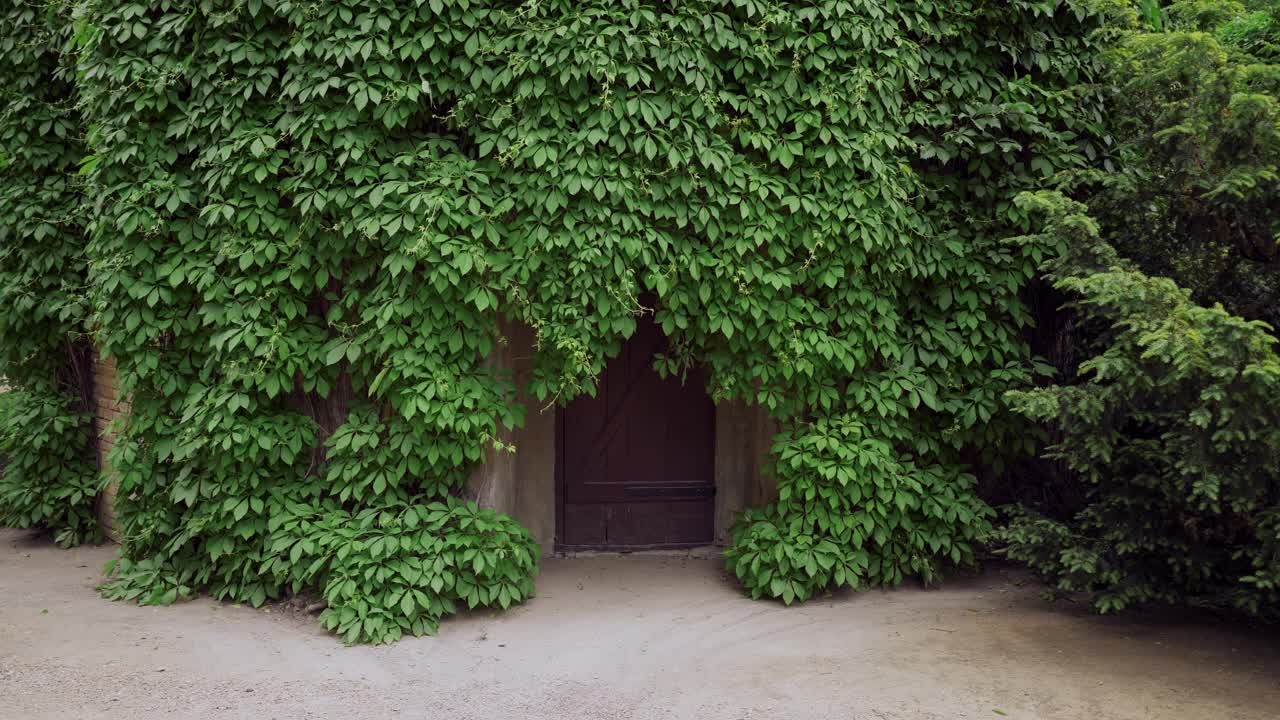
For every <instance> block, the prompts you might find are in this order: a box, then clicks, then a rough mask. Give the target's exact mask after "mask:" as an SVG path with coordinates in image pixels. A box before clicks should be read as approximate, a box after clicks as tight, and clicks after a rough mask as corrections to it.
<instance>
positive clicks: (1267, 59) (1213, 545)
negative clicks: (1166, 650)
mask: <svg viewBox="0 0 1280 720" xmlns="http://www.w3.org/2000/svg"><path fill="white" fill-rule="evenodd" d="M1141 6H1142V8H1143V10H1144V13H1143V14H1142V15H1141V16H1140V17H1137V16H1135V17H1134V18H1133V19H1132V20H1133V22H1132V23H1131V24H1128V25H1124V26H1118V29H1119V30H1120V32H1118V33H1117V34H1116V35H1115V39H1114V42H1113V43H1112V44H1111V47H1110V48H1109V51H1108V53H1107V54H1106V56H1105V59H1106V70H1105V74H1104V75H1103V76H1102V79H1103V80H1104V82H1105V84H1106V85H1107V86H1109V87H1110V88H1111V89H1112V90H1111V92H1109V94H1108V102H1107V104H1106V110H1107V113H1108V116H1109V123H1108V124H1109V126H1110V127H1111V128H1112V131H1113V136H1114V139H1115V146H1114V156H1115V158H1116V161H1117V165H1116V166H1115V167H1114V168H1113V170H1114V172H1107V173H1099V172H1090V173H1085V174H1083V177H1084V178H1085V179H1086V180H1088V181H1089V183H1088V184H1087V186H1086V187H1087V188H1088V189H1089V190H1090V193H1089V194H1088V199H1089V206H1090V207H1089V209H1088V211H1086V209H1085V208H1084V207H1083V206H1081V205H1078V204H1074V203H1071V202H1068V201H1066V200H1064V199H1063V198H1061V197H1054V196H1028V197H1027V198H1026V199H1025V200H1024V202H1026V203H1028V204H1029V206H1036V207H1039V208H1041V209H1042V210H1044V211H1046V221H1047V222H1046V225H1045V227H1044V228H1043V233H1042V234H1040V235H1039V236H1037V237H1036V242H1037V243H1038V244H1040V245H1042V246H1044V247H1046V248H1049V247H1053V248H1057V251H1056V252H1060V253H1061V256H1060V257H1058V258H1056V259H1055V260H1054V261H1053V262H1052V263H1050V264H1049V265H1048V266H1047V269H1048V270H1049V271H1050V278H1051V279H1052V281H1053V282H1054V284H1055V285H1056V286H1057V287H1058V288H1060V289H1061V290H1063V291H1064V292H1065V293H1066V294H1067V296H1068V297H1070V298H1071V299H1072V303H1073V306H1074V309H1075V312H1076V313H1077V314H1078V316H1079V317H1081V318H1082V319H1083V320H1084V322H1083V323H1082V326H1084V327H1086V328H1088V332H1087V333H1086V334H1085V337H1086V338H1087V339H1088V340H1089V341H1090V342H1088V343H1086V344H1084V345H1083V346H1082V347H1080V348H1078V350H1079V351H1080V352H1081V354H1082V356H1083V357H1084V358H1085V359H1084V361H1083V362H1082V363H1081V364H1080V366H1079V373H1078V374H1076V376H1075V377H1072V376H1071V375H1068V376H1066V377H1064V378H1061V379H1060V380H1061V382H1060V384H1058V385H1053V386H1048V387H1045V388H1041V389H1039V390H1036V391H1034V392H1014V393H1011V395H1010V397H1011V400H1012V404H1013V406H1014V407H1015V409H1017V410H1018V411H1020V412H1022V413H1024V414H1026V415H1028V416H1029V417H1031V418H1034V419H1036V420H1039V421H1042V422H1044V423H1046V424H1048V425H1050V426H1051V427H1053V429H1054V434H1055V438H1056V440H1057V442H1056V444H1055V445H1054V446H1053V447H1051V448H1050V455H1051V456H1053V457H1055V458H1058V459H1060V460H1061V461H1062V462H1063V463H1065V464H1066V465H1067V466H1069V467H1070V469H1071V470H1072V471H1073V472H1074V475H1075V477H1077V478H1080V479H1081V480H1082V481H1083V484H1084V485H1085V488H1086V493H1085V498H1084V502H1083V503H1082V504H1081V506H1080V507H1076V508H1063V507H1053V506H1049V507H1044V506H1040V507H1034V508H1023V509H1020V510H1019V511H1018V512H1017V513H1016V515H1015V517H1014V518H1013V522H1012V523H1011V524H1010V525H1009V527H1008V528H1007V530H1006V531H1005V532H1003V533H1002V537H1003V539H1004V540H1005V541H1007V543H1008V545H1007V551H1008V553H1009V554H1010V555H1011V556H1012V557H1015V558H1017V559H1019V560H1023V561H1025V562H1027V563H1028V564H1029V565H1030V566H1031V567H1032V568H1034V569H1035V570H1036V571H1037V572H1039V573H1040V574H1041V575H1042V576H1044V577H1045V579H1046V580H1048V582H1049V586H1050V588H1051V590H1052V592H1053V593H1054V594H1067V593H1076V592H1078V593H1082V594H1086V595H1088V596H1089V597H1090V599H1091V601H1092V603H1093V606H1094V607H1095V608H1097V609H1098V610H1101V611H1113V610H1120V609H1123V608H1126V607H1133V606H1141V605H1143V604H1147V603H1150V602H1163V603H1180V604H1187V603H1193V604H1198V605H1211V606H1214V607H1218V608H1231V609H1234V610H1238V611H1244V612H1245V613H1248V614H1250V615H1253V616H1257V617H1262V618H1267V619H1270V620H1280V415H1278V414H1277V412H1278V411H1277V404H1276V398H1277V395H1280V354H1277V345H1276V339H1275V338H1276V335H1275V325H1274V323H1275V322H1277V321H1280V304H1278V301H1280V203H1278V202H1277V199H1278V198H1280V2H1276V0H1246V1H1245V2H1234V1H1228V2H1224V1H1220V0H1215V1H1213V2H1209V1H1207V0H1178V1H1177V2H1168V3H1159V2H1144V3H1141ZM1175 281H1176V282H1175ZM1267 323H1271V324H1267Z"/></svg>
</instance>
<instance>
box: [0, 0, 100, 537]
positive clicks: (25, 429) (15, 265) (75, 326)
mask: <svg viewBox="0 0 1280 720" xmlns="http://www.w3.org/2000/svg"><path fill="white" fill-rule="evenodd" d="M68 15H69V11H68V9H67V8H66V7H65V6H64V5H62V4H48V3H45V2H8V3H6V4H5V6H4V8H3V9H0V80H2V81H3V82H0V384H4V385H7V386H8V389H7V391H0V392H4V397H3V408H2V409H0V457H2V458H4V459H5V468H4V471H3V474H2V475H0V525H5V526H13V527H23V528H27V527H39V528H45V529H48V530H50V531H52V532H53V533H54V537H55V539H56V540H57V542H58V543H59V544H61V545H74V544H78V543H81V542H85V541H90V540H96V539H98V538H99V537H100V535H101V531H100V529H99V527H98V524H97V522H96V520H95V516H94V512H93V510H94V498H95V496H96V494H97V468H96V465H95V460H94V457H93V452H92V446H91V445H90V439H91V438H92V429H91V428H92V425H91V415H90V414H89V413H88V409H89V403H90V397H91V396H90V394H89V393H90V391H91V386H90V382H91V379H90V378H91V373H90V365H89V362H90V355H89V348H88V344H87V342H86V340H85V337H86V336H85V332H84V329H85V326H84V321H85V317H86V314H87V312H86V307H85V287H84V286H85V275H86V263H85V257H84V244H85V232H84V223H83V219H82V213H81V202H82V199H81V194H80V183H79V182H78V180H77V178H76V171H77V165H78V163H79V162H80V160H81V158H82V157H83V156H84V147H83V145H82V132H83V131H82V128H81V125H80V116H79V113H78V112H77V111H76V107H75V92H74V89H73V78H72V77H71V75H72V73H71V71H70V69H69V67H68V63H67V62H66V61H65V59H64V55H63V49H64V47H65V45H66V43H67V40H68V34H67V27H68Z"/></svg>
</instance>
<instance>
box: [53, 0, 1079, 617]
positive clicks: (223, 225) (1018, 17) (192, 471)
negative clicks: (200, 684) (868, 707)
mask: <svg viewBox="0 0 1280 720" xmlns="http://www.w3.org/2000/svg"><path fill="white" fill-rule="evenodd" d="M1097 22H1098V16H1097V15H1096V14H1095V13H1094V11H1093V9H1092V4H1090V3H1085V2H1077V1H1074V0H1072V1H1070V2H1068V1H1067V0H1036V1H1031V0H1014V1H1013V2H1002V3H991V2H985V1H983V0H959V1H957V2H949V3H939V2H910V3H906V2H881V1H879V0H876V1H875V2H872V1H871V0H823V1H820V2H803V3H801V2H796V3H791V2H783V3H777V2H761V1H758V0H733V1H731V2H721V1H711V0H703V1H693V2H679V3H666V2H664V3H657V2H640V1H638V0H626V1H624V2H616V1H614V0H608V1H606V0H591V1H587V2H581V1H575V2H570V1H569V0H558V1H552V2H524V3H521V2H496V1H491V2H485V1H481V0H420V1H418V2H413V1H408V2H393V1H390V0H380V1H377V2H368V1H366V0H361V1H359V2H356V1H355V0H338V1H336V2H331V3H324V4H314V3H303V2H295V1H294V0H236V1H234V2H233V1H231V0H158V1H157V2H153V3H147V4H142V3H120V2H114V1H111V2H108V1H107V0H84V2H82V3H81V5H80V6H79V9H78V12H77V21H76V28H75V33H76V39H77V48H78V68H79V71H78V78H79V92H80V93H81V95H82V105H83V108H84V112H85V114H86V117H87V121H88V124H89V127H90V132H89V135H88V144H89V150H90V153H91V155H90V156H89V157H88V158H87V160H86V162H85V163H84V171H85V173H86V175H87V177H88V179H89V182H90V183H91V186H92V188H93V192H92V194H91V197H92V199H93V207H92V213H91V217H92V222H91V224H90V228H89V229H90V234H91V238H92V242H91V244H90V246H89V250H88V254H89V260H90V278H91V285H92V289H93V293H92V294H93V318H94V320H95V323H96V324H97V326H99V327H101V328H102V331H101V335H100V340H101V342H102V344H103V349H104V351H105V352H107V353H109V354H111V355H113V356H114V357H116V358H117V360H118V367H119V373H120V378H121V382H122V385H123V390H124V392H126V393H128V394H129V395H130V397H131V400H132V408H133V414H132V417H131V419H130V422H129V424H128V426H127V428H125V430H124V436H123V438H122V439H121V441H120V443H119V445H118V447H117V449H116V450H115V456H114V457H113V459H112V464H113V467H115V468H117V469H119V471H120V477H119V482H120V493H119V512H120V517H121V521H122V524H123V532H124V535H125V540H124V547H123V555H124V561H122V563H121V564H120V566H119V568H118V570H119V574H118V575H117V577H116V579H115V581H114V582H113V583H111V584H110V585H108V586H107V587H106V589H105V592H106V593H107V594H108V595H109V596H111V597H122V598H130V599H138V600H142V601H144V602H169V601H173V600H175V599H177V598H178V597H182V596H184V595H187V594H190V593H193V592H198V591H205V590H207V591H210V592H212V593H213V594H214V595H216V596H219V597H227V598H233V599H237V600H242V601H247V602H251V603H255V604H257V603H261V602H264V601H265V600H267V599H269V598H273V597H278V596H279V595H280V594H281V593H283V592H285V591H287V590H290V589H300V588H303V587H307V588H311V589H318V590H320V591H321V592H323V593H324V595H325V597H326V599H327V601H328V603H329V609H328V614H327V615H326V616H325V623H326V625H327V626H329V627H331V628H332V629H335V630H336V631H338V632H339V633H341V634H342V636H343V637H344V638H345V639H347V640H348V641H352V642H354V641H375V642H379V641H387V640H393V639H395V638H398V637H400V636H401V635H403V634H406V633H408V634H418V633H421V632H430V631H431V630H433V629H434V627H435V623H436V621H437V620H438V619H439V618H440V617H442V616H444V615H446V614H448V613H449V612H452V611H453V610H454V609H455V608H456V607H457V606H458V604H459V603H460V602H465V603H466V604H467V605H469V606H473V607H475V606H483V605H498V606H503V607H505V606H507V605H509V604H510V603H514V602H519V601H521V600H523V599H524V598H525V597H527V596H528V594H529V592H530V591H531V583H530V581H529V578H530V577H531V576H532V574H533V573H534V572H535V570H536V561H535V557H536V555H537V548H536V547H535V546H534V545H533V543H532V541H531V540H530V539H529V537H528V535H527V533H525V532H524V531H522V530H521V529H520V528H519V527H518V526H517V525H516V524H515V523H514V522H513V521H512V520H510V519H509V518H506V517H504V516H501V515H496V514H494V513H491V512H488V511H482V510H478V509H476V508H474V506H471V505H469V504H467V503H465V502H463V501H460V500H458V499H456V497H455V496H457V495H459V494H460V492H461V489H462V487H463V486H464V484H465V482H466V478H467V476H468V473H469V472H470V470H471V469H472V468H473V467H474V466H475V465H476V464H477V463H478V462H479V461H480V460H481V459H482V457H483V456H484V454H485V453H486V452H487V451H489V450H490V449H492V447H493V446H494V444H495V442H496V441H495V438H496V437H497V434H498V432H499V431H500V430H501V429H502V428H509V427H514V426H516V425H518V424H519V423H520V422H521V420H522V414H523V409H522V408H521V407H520V406H519V404H518V403H517V402H516V401H515V396H516V395H515V387H514V385H513V383H512V379H511V378H509V377H505V376H503V375H502V374H500V373H497V372H495V371H494V370H493V369H492V368H491V366H490V365H489V364H487V363H486V362H485V358H486V357H487V356H488V355H489V354H490V353H491V351H492V350H493V349H494V347H495V346H496V345H497V344H498V343H502V342H505V338H504V337H502V333H501V332H500V330H499V327H500V326H499V324H498V319H499V317H505V318H506V319H507V320H509V321H513V322H519V323H524V324H526V325H528V326H530V327H532V328H533V330H534V331H535V334H536V339H537V356H536V358H535V359H534V365H535V367H534V372H533V375H532V379H531V380H530V381H529V387H528V390H529V391H530V392H531V394H532V395H533V396H535V397H538V398H540V399H542V400H544V401H545V400H551V399H554V400H556V401H559V402H567V401H568V400H570V399H572V398H573V397H575V396H577V395H579V394H581V393H584V392H586V393H590V392H594V389H595V382H596V378H597V376H598V374H599V373H600V372H601V370H602V368H603V367H604V363H605V361H606V359H607V358H608V357H610V356H611V355H613V354H615V353H616V352H617V351H618V350H619V348H620V347H621V344H622V342H623V341H624V340H625V339H626V338H627V337H628V336H629V335H630V334H631V333H632V332H633V331H634V329H635V327H636V320H637V317H638V316H639V315H640V314H643V313H650V312H652V313H655V315H656V320H657V322H658V323H659V324H660V325H661V327H662V328H663V330H664V332H665V333H667V335H668V336H670V337H671V338H672V340H673V342H672V349H671V351H670V352H669V354H668V355H666V356H665V357H663V358H661V359H660V362H659V365H660V369H661V370H663V371H664V372H668V373H671V374H679V373H681V371H682V370H683V369H685V368H687V367H689V366H690V365H691V364H694V363H698V364H701V365H702V366H704V367H705V368H706V369H707V370H708V373H707V375H708V377H709V378H710V380H709V388H708V390H709V391H710V392H711V393H712V394H713V395H714V396H715V397H716V398H717V399H724V398H730V397H734V398H740V399H744V400H747V401H749V402H753V403H758V404H761V405H763V406H765V407H767V408H768V409H769V410H770V411H771V412H772V413H773V414H774V415H775V416H777V417H778V418H779V420H780V421H781V422H782V425H783V427H784V428H785V430H784V432H783V433H782V434H781V435H780V436H779V438H778V439H777V447H776V454H777V461H778V468H779V469H778V474H779V478H780V488H779V489H780V499H779V501H778V502H777V503H774V504H772V505H770V506H768V507H766V508H762V509H759V510H757V511H754V512H752V513H750V514H748V515H746V516H745V517H744V518H743V520H742V522H741V523H740V524H739V527H738V531H737V533H736V536H735V537H736V539H735V544H734V546H733V547H732V548H731V549H730V552H729V557H730V563H731V565H732V566H733V567H734V568H735V570H736V572H737V574H738V576H739V578H741V579H742V581H743V583H744V585H745V586H746V587H747V589H748V590H749V591H750V592H751V593H752V594H753V595H756V596H770V597H780V598H782V599H784V600H787V601H791V600H794V599H796V598H799V599H804V598H806V597H810V596H812V595H813V594H814V593H816V592H819V591H821V590H823V589H826V588H828V587H833V586H837V585H853V586H862V585H866V584H873V583H886V584H893V583H897V582H899V581H901V580H902V579H903V577H905V576H906V575H910V574H916V575H922V576H924V577H926V578H928V577H932V576H933V574H934V573H936V572H937V570H938V568H939V567H940V566H941V565H942V564H943V563H944V562H954V563H965V562H969V561H971V560H972V556H973V540H974V538H976V537H978V536H979V535H980V534H981V533H982V532H984V531H985V529H986V528H987V520H988V518H989V516H990V510H989V509H988V508H986V507H985V506H984V505H983V504H982V503H981V502H980V501H979V500H978V499H977V498H976V497H975V496H974V494H973V490H972V486H973V482H972V477H971V475H970V474H969V471H968V470H967V469H966V468H967V467H968V464H969V463H971V462H973V461H975V460H978V461H981V462H986V463H991V462H996V461H998V459H999V454H998V453H996V452H995V450H994V449H995V448H996V447H997V446H998V445H1000V444H1001V443H1002V442H1003V443H1006V444H1017V443H1020V442H1025V438H1022V436H1021V435H1020V434H1018V433H1016V432H1013V430H1014V429H1015V428H1014V427H1013V425H1012V424H1011V423H1010V421H1009V419H1008V418H1005V417H1003V416H1002V415H1001V413H1000V410H1001V407H1002V400H1001V395H1002V393H1003V391H1004V390H1005V389H1006V388H1007V387H1009V386H1010V385H1011V384H1015V385H1016V384H1020V383H1026V382H1027V381H1028V380H1029V377H1028V370H1027V367H1028V363H1027V360H1028V357H1027V351H1026V348H1025V346H1024V343H1023V342H1022V340H1021V338H1020V335H1019V333H1020V330H1021V329H1022V328H1023V326H1024V325H1025V324H1026V322H1027V316H1026V312H1025V310H1024V309H1023V307H1022V306H1021V304H1020V303H1019V301H1018V291H1019V288H1020V287H1021V286H1022V285H1023V283H1024V282H1025V281H1026V280H1027V279H1028V278H1029V277H1030V276H1031V275H1032V274H1033V272H1034V268H1035V266H1036V264H1037V263H1038V262H1039V260H1040V259H1041V257H1040V254H1039V252H1040V250H1039V248H1038V247H1026V248H1016V247H1011V246H1009V245H1007V244H1002V243H1001V242H999V240H998V238H1000V237H1001V236H1003V235H1006V234H1008V230H1009V228H1011V227H1014V226H1017V225H1018V223H1020V222H1021V221H1022V219H1023V213H1022V211H1021V210H1020V209H1019V208H1017V207H1016V206H1015V205H1014V204H1013V202H1012V198H1013V197H1014V195H1015V194H1016V193H1017V192H1019V191H1021V190H1024V189H1027V188H1028V187H1032V186H1035V185H1036V184H1038V183H1040V182H1042V181H1044V180H1045V179H1046V178H1048V177H1050V176H1053V175H1054V174H1055V173H1057V172H1059V171H1062V170H1068V169H1073V168H1081V167H1083V166H1085V165H1086V163H1087V162H1088V161H1089V158H1090V157H1092V156H1094V155H1096V148H1095V147H1094V145H1093V138H1094V137H1096V136H1097V134H1098V128H1097V127H1096V125H1095V122H1096V118H1095V117H1093V116H1092V115H1091V113H1090V111H1089V107H1090V103H1091V100H1090V98H1089V97H1087V95H1083V94H1081V93H1076V92H1074V91H1072V90H1070V89H1071V88H1073V87H1075V86H1076V85H1077V84H1079V83H1081V82H1084V81H1086V80H1087V79H1088V78H1089V77H1091V75H1092V73H1093V70H1094V60H1093V57H1092V49H1093V46H1092V43H1091V41H1090V40H1089V39H1088V37H1087V32H1088V31H1089V30H1090V29H1091V28H1093V27H1094V26H1095V25H1096V24H1097ZM648 292H652V293H653V294H654V295H655V296H656V298H657V300H656V303H655V306H654V307H644V306H642V304H641V302H640V300H639V298H641V297H642V296H645V294H646V293H648Z"/></svg>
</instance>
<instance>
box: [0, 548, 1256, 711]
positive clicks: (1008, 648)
mask: <svg viewBox="0 0 1280 720" xmlns="http://www.w3.org/2000/svg"><path fill="white" fill-rule="evenodd" d="M113 553H114V550H113V549H112V548H111V547H90V548H79V549H75V550H69V551H64V550H59V549H57V548H55V547H53V546H52V545H50V544H49V543H48V542H47V541H45V540H43V539H41V538H39V537H37V536H35V535H33V534H31V533H27V532H18V531H13V530H0V719H2V720H27V719H29V718H31V719H34V718H57V719H58V720H69V719H73V718H129V719H130V720H133V719H137V720H148V719H151V718H201V719H202V720H203V719H205V718H210V719H214V720H217V719H220V718H246V719H252V720H262V719H267V718H281V719H284V718H289V719H294V718H335V719H338V718H340V719H342V720H348V719H351V718H442V719H444V718H447V719H448V720H470V719H472V718H475V719H477V720H481V719H483V720H500V719H503V718H547V719H548V720H550V719H554V720H577V719H583V720H587V719H590V720H609V719H614V718H617V719H624V718H625V719H627V720H631V719H637V720H639V719H649V718H692V719H696V720H718V719H720V718H725V719H730V718H732V719H744V718H760V719H764V718H768V719H769V720H777V719H779V718H782V719H786V718H805V719H806V720H808V719H817V718H833V719H835V718H839V719H840V720H943V719H945V720H957V719H961V718H985V719H988V720H997V719H999V718H1024V719H1026V720H1042V719H1043V720H1053V719H1057V718H1061V719H1064V720H1067V719H1070V720H1076V719H1081V720H1086V719H1087V720H1111V719H1117V720H1119V719H1125V720H1128V719H1130V718H1132V719H1134V720H1139V719H1148V718H1149V719H1153V720H1156V719H1158V720H1217V719H1218V718H1224V719H1225V718H1231V719H1232V720H1254V719H1257V720H1262V719H1263V718H1266V719H1268V720H1275V719H1276V718H1280V643H1278V642H1277V639H1280V635H1278V634H1277V633H1276V632H1272V631H1267V632H1262V631H1257V630H1253V631H1251V630H1249V629H1246V628H1240V627H1232V626H1226V625H1220V624H1216V623H1213V622H1210V621H1206V620H1203V619H1192V618H1187V617H1182V618H1173V617H1167V616H1162V617H1161V618H1159V619H1146V620H1142V621H1139V620H1133V619H1116V618H1099V617H1095V616H1091V615H1089V614H1087V613H1085V612H1082V611H1081V610H1080V609H1079V608H1075V607H1072V606H1070V605H1047V604H1045V603H1044V602H1042V601H1041V600H1040V599H1039V598H1038V589H1037V588H1036V587H1035V586H1034V584H1033V583H1030V582H1028V581H1027V580H1026V578H1025V576H1024V575H1022V574H1020V573H1019V572H1017V571H1015V570H1012V569H1008V568H998V567H997V568H991V569H989V570H988V572H987V573H986V574H984V575H982V576H980V577H977V578H967V579H960V580H953V581H951V582H949V583H947V584H946V586H945V587H943V588H942V589H939V590H927V591H926V590H920V589H912V588H907V589H902V590H898V591H895V592H879V591H875V592H867V593H860V594H852V593H842V594H838V595H837V596H835V597H833V598H830V599H824V600H820V601H816V602H812V603H809V604H807V605H804V606H801V607H793V608H784V607H782V606H780V605H778V604H775V603H769V602H752V601H750V600H747V599H745V598H743V597H742V596H741V595H740V594H739V593H738V591H737V590H736V588H735V587H734V586H733V584H732V583H731V582H730V581H729V580H728V579H726V578H725V577H724V575H723V572H722V570H721V565H720V563H719V562H718V561H715V560H712V559H707V558H698V557H690V556H680V555H663V556H654V555H627V556H596V557H577V558H564V559H553V560H548V561H546V562H545V563H544V566H543V572H542V575H541V577H540V578H539V581H538V597H536V598H535V599H533V600H532V601H530V602H529V603H527V604H526V605H524V606H522V607H520V608H517V609H514V610H512V611H510V612H508V613H505V614H489V613H476V614H471V615H467V616H464V617H459V618H454V619H451V620H448V621H446V622H445V624H444V625H443V627H442V629H441V632H440V634H439V636H437V637H435V638H420V639H411V640H405V641H402V642H400V643H398V644H396V645H393V646H390V647H377V648H372V647H355V648H344V647H343V646H342V645H341V644H340V643H338V642H337V641H336V640H334V639H333V638H332V637H330V636H328V635H326V634H325V633H324V632H323V631H322V630H321V629H320V628H319V626H318V624H316V622H315V620H314V618H313V617H310V616H306V615H305V614H302V613H299V612H294V611H290V610H288V609H286V608H284V607H281V606H275V607H273V608H267V609H260V610H254V609H251V608H247V607H238V606H232V605H227V604H220V603H215V602H211V601H209V600H207V599H202V600H196V601H193V602H187V603H183V604H180V605H176V606H173V607H167V608H143V607H137V606H132V605H126V604H121V603H110V602H107V601H104V600H102V599H100V598H99V597H98V596H97V595H96V594H95V593H94V590H93V588H94V585H95V584H97V583H98V582H99V581H100V578H101V576H100V569H101V567H102V565H103V563H104V562H106V561H107V560H108V559H110V557H111V556H112V555H113Z"/></svg>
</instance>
